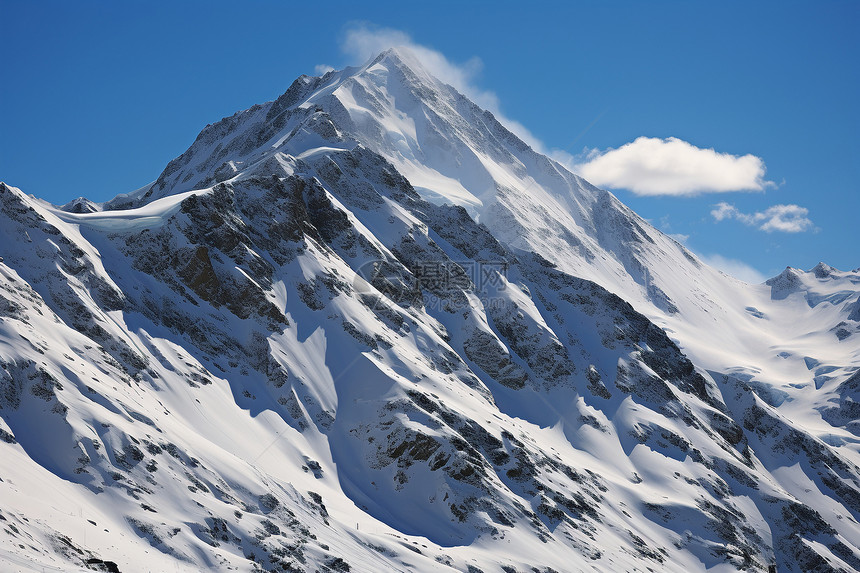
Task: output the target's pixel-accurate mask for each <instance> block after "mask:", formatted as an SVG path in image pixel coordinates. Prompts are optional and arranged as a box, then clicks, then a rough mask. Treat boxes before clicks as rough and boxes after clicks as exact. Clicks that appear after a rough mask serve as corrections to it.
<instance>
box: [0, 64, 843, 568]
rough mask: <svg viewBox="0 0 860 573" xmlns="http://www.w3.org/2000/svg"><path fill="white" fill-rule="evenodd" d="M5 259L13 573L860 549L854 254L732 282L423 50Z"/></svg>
mask: <svg viewBox="0 0 860 573" xmlns="http://www.w3.org/2000/svg"><path fill="white" fill-rule="evenodd" d="M95 168H97V166H95ZM0 245H2V247H0V255H2V260H0V273H2V281H0V563H2V564H4V567H5V568H6V569H9V570H26V571H29V570H37V571H38V570H42V569H44V570H64V571H67V570H88V569H89V570H92V569H95V570H103V571H111V570H119V571H124V572H126V571H140V570H153V571H174V570H182V571H199V570H204V569H205V570H208V569H214V570H224V571H226V570H241V571H259V570H265V571H362V572H363V571H382V570H390V571H416V570H417V571H468V572H470V573H475V572H478V571H484V572H487V573H489V572H490V571H505V572H506V573H510V572H512V571H519V572H526V571H538V572H550V571H557V572H561V571H580V570H599V571H648V570H652V571H655V570H659V571H679V572H680V571H684V572H688V571H698V570H704V569H708V570H728V569H743V570H748V571H775V570H779V571H798V572H800V571H853V570H858V569H860V525H858V522H857V520H858V519H860V466H858V464H860V452H858V443H860V425H858V420H860V406H858V403H860V334H858V332H860V286H858V285H860V269H858V270H855V271H852V272H841V271H838V270H836V269H833V268H832V267H829V266H827V265H825V264H823V263H822V264H819V265H818V266H816V267H815V268H814V269H812V270H810V271H808V272H803V271H800V270H797V269H791V268H789V269H786V270H785V272H783V273H782V274H781V275H779V276H778V277H774V278H773V279H771V280H769V281H767V282H766V283H765V284H762V285H747V284H745V283H742V282H740V281H737V280H735V279H733V278H731V277H728V276H726V275H723V274H722V273H720V272H719V271H716V270H714V269H712V268H710V267H708V266H707V265H705V264H704V263H702V262H701V261H699V260H698V259H697V258H696V257H695V255H693V254H692V253H690V252H689V251H687V250H686V249H685V248H684V247H683V246H682V245H679V244H678V243H677V242H675V241H674V240H672V239H671V238H669V237H667V236H666V235H664V234H662V233H661V232H660V231H658V230H656V229H655V228H653V227H652V226H651V225H649V224H648V223H647V222H646V221H645V220H643V219H642V218H640V217H639V216H638V215H636V214H635V213H633V212H632V211H631V210H630V209H628V208H627V207H626V206H624V205H623V204H622V203H621V202H619V201H618V199H616V198H615V197H614V196H613V195H612V194H611V193H609V192H607V191H603V190H600V189H597V188H595V187H594V186H592V185H590V184H589V183H588V182H586V181H585V180H583V179H581V178H579V177H577V176H576V175H574V174H572V173H570V172H569V171H567V170H566V169H565V168H564V167H562V166H561V165H559V164H558V163H556V162H554V161H553V160H551V159H549V158H547V157H545V156H543V155H541V154H540V153H538V152H536V151H535V150H533V149H531V148H530V147H529V146H528V145H526V144H525V143H523V142H522V141H521V140H520V139H519V138H517V137H516V136H515V135H514V134H513V133H511V132H510V131H509V130H508V129H507V128H505V127H504V126H503V125H502V124H501V123H499V122H498V121H497V120H496V118H495V117H493V115H492V114H491V113H489V112H487V111H485V110H482V109H480V108H479V107H477V106H476V105H475V104H474V103H472V102H471V101H469V100H468V99H467V98H466V97H464V96H463V95H461V94H460V93H458V92H457V91H456V90H455V89H454V88H452V87H450V86H448V85H445V84H443V83H441V82H440V81H439V80H437V79H435V78H434V77H433V76H432V75H431V74H430V73H429V72H428V71H427V70H426V69H425V68H424V67H423V66H422V65H421V64H420V62H418V61H417V60H416V59H415V57H414V56H413V55H412V54H411V53H409V52H408V51H407V50H404V49H396V50H389V51H387V52H384V53H382V54H380V55H379V56H377V57H376V58H374V59H372V60H371V61H370V62H369V63H368V64H366V65H365V66H363V67H361V68H347V69H346V70H343V71H335V72H329V73H327V74H325V75H324V76H322V77H307V76H302V77H300V78H299V79H297V80H296V81H295V82H294V83H293V84H292V85H291V86H290V88H289V89H288V90H287V92H286V93H284V94H283V95H281V96H280V97H279V98H278V99H276V100H274V101H272V102H268V103H265V104H262V105H258V106H254V107H252V108H251V109H249V110H246V111H244V112H239V113H237V114H235V115H233V116H232V117H229V118H225V119H222V120H221V121H220V122H218V123H215V124H212V125H209V126H207V127H206V128H205V129H204V130H203V131H202V132H201V133H200V135H199V136H198V137H197V140H196V141H195V142H194V144H193V145H192V146H191V147H190V148H189V149H188V150H187V151H186V152H185V153H183V154H182V155H181V156H180V157H178V158H176V159H175V160H173V161H171V162H170V164H168V166H167V167H166V169H165V170H164V172H163V173H162V174H161V175H160V176H159V177H158V179H157V180H156V181H155V182H154V183H152V184H150V185H147V186H146V187H144V188H142V189H140V190H137V191H135V192H132V193H128V194H125V195H120V196H118V197H116V198H115V199H113V200H111V201H108V202H107V203H104V204H96V203H93V202H91V201H88V200H86V199H84V198H79V199H76V200H74V201H72V202H70V203H68V204H67V205H64V206H62V207H57V206H53V205H50V204H48V203H46V202H44V201H41V200H39V199H36V198H33V197H31V196H27V195H25V194H24V193H23V192H22V191H20V190H19V189H16V188H14V187H11V186H8V185H6V184H0Z"/></svg>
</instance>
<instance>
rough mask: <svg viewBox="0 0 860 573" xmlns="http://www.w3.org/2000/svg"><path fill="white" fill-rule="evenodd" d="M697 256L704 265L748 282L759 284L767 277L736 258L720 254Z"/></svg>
mask: <svg viewBox="0 0 860 573" xmlns="http://www.w3.org/2000/svg"><path fill="white" fill-rule="evenodd" d="M699 258H700V259H701V260H702V261H703V262H704V263H705V264H706V265H708V266H711V267H714V268H715V269H717V270H720V271H723V272H724V273H726V274H727V275H730V276H733V277H735V278H736V279H739V280H742V281H744V282H747V283H750V284H761V283H763V282H764V281H766V280H767V277H766V276H765V275H764V274H762V273H761V272H759V270H758V269H755V268H753V267H751V266H750V265H748V264H746V263H744V262H742V261H739V260H737V259H729V258H727V257H724V256H722V255H699Z"/></svg>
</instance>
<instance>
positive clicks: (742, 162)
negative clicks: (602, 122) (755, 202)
mask: <svg viewBox="0 0 860 573" xmlns="http://www.w3.org/2000/svg"><path fill="white" fill-rule="evenodd" d="M574 170H575V171H576V172H577V173H579V174H580V175H582V176H583V177H585V178H586V179H588V180H589V181H590V182H591V183H593V184H595V185H597V186H600V187H610V188H613V189H628V190H630V191H632V192H633V193H635V194H637V195H649V196H654V195H675V196H692V195H699V194H701V193H726V192H730V191H763V190H764V189H766V188H767V187H775V186H776V185H775V184H774V183H773V182H771V181H766V180H765V179H764V174H765V165H764V161H762V159H761V158H759V157H756V156H755V155H749V154H748V155H741V156H739V155H731V154H730V153H720V152H717V151H715V150H713V149H702V148H700V147H696V146H695V145H693V144H691V143H688V142H686V141H683V140H681V139H678V138H676V137H669V138H666V139H660V138H656V137H638V138H636V140H635V141H633V142H631V143H627V144H625V145H622V146H621V147H619V148H617V149H607V150H606V151H598V150H593V151H592V152H590V153H589V154H588V155H587V157H586V160H585V161H584V162H582V163H579V164H577V165H575V166H574Z"/></svg>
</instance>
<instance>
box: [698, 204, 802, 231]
mask: <svg viewBox="0 0 860 573" xmlns="http://www.w3.org/2000/svg"><path fill="white" fill-rule="evenodd" d="M807 215H809V209H807V208H806V207H801V206H800V205H773V206H772V207H768V208H767V209H765V210H764V211H756V212H755V213H744V212H742V211H741V210H739V209H738V208H737V207H735V206H734V205H731V204H729V203H725V202H721V203H717V204H716V205H714V208H713V209H712V210H711V216H712V217H713V218H714V220H716V221H724V220H726V219H736V220H738V221H740V222H741V223H743V224H744V225H748V226H750V227H758V228H759V229H760V230H762V231H766V232H768V233H772V232H774V231H779V232H782V233H802V232H804V231H809V230H812V229H815V224H814V223H813V222H812V220H811V219H810V218H809V217H808V216H807Z"/></svg>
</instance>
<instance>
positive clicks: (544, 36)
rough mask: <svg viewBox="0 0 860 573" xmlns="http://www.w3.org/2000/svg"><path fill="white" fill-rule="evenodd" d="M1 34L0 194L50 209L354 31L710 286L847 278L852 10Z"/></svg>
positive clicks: (393, 14) (81, 25) (310, 15)
mask: <svg viewBox="0 0 860 573" xmlns="http://www.w3.org/2000/svg"><path fill="white" fill-rule="evenodd" d="M173 4H176V5H173ZM0 20H2V21H3V23H4V39H3V55H2V57H0V79H2V83H0V179H2V180H3V181H6V182H7V183H9V184H11V185H15V186H17V187H21V188H22V189H23V190H25V191H26V192H28V193H32V194H34V195H36V196H38V197H42V198H45V199H47V200H49V201H52V202H55V203H63V202H65V201H67V200H69V199H72V198H74V197H77V196H80V195H83V196H86V197H89V198H91V199H93V200H96V201H101V200H106V199H109V198H110V197H113V196H114V195H116V194H117V193H121V192H127V191H130V190H132V189H135V188H138V187H140V186H142V185H144V184H146V183H148V182H150V181H152V180H154V179H155V178H156V177H157V176H158V174H159V173H160V172H161V170H162V169H163V168H164V166H165V165H166V164H167V162H168V161H169V160H170V159H172V158H173V157H175V156H177V155H179V154H181V153H182V152H183V151H184V150H185V149H186V148H187V147H188V146H189V145H190V144H191V142H192V141H193V140H194V138H195V137H196V135H197V133H198V132H199V131H200V129H201V128H202V127H203V126H205V125H206V124H207V123H211V122H214V121H216V120H218V119H220V118H221V117H224V116H227V115H231V114H232V113H233V112H235V111H237V110H240V109H245V108H248V107H250V106H251V105H253V104H255V103H260V102H263V101H267V100H271V99H274V98H275V97H277V96H278V95H279V94H280V93H282V92H283V91H285V90H286V88H287V87H288V86H289V84H290V83H291V82H292V81H293V80H294V79H295V78H296V77H297V76H298V75H300V74H303V73H307V74H313V73H315V69H317V66H322V65H328V66H333V67H338V68H339V67H343V66H344V65H348V64H359V63H361V62H360V59H361V56H362V49H361V46H358V47H356V43H355V42H353V43H352V45H351V46H345V44H346V43H347V39H348V38H352V39H353V40H355V39H356V33H358V36H357V37H358V39H359V40H363V41H364V42H365V43H364V44H363V46H364V47H365V48H366V46H367V45H368V43H369V44H371V45H373V42H374V41H383V40H385V39H388V38H392V37H393V38H403V37H404V36H403V34H405V35H406V36H405V37H406V38H407V39H408V41H410V42H411V43H413V44H415V45H419V46H424V47H427V48H429V49H432V50H435V51H436V52H438V53H439V54H441V55H442V56H443V57H444V60H443V63H444V64H445V65H446V66H449V68H450V70H453V71H454V72H456V73H458V74H460V76H459V77H460V79H461V83H463V84H464V85H465V86H464V87H465V89H468V90H470V91H471V92H472V93H473V94H475V95H476V97H478V98H480V99H482V100H483V101H479V103H485V102H489V103H490V104H493V105H494V106H495V107H496V108H497V111H500V112H501V113H502V114H503V115H504V116H505V117H507V118H511V119H512V120H515V121H516V122H518V123H519V124H521V125H523V126H525V127H526V128H527V129H528V131H529V132H530V133H531V134H532V136H533V137H534V138H535V140H536V141H537V142H538V143H536V144H538V145H540V146H541V148H542V149H544V150H546V151H547V152H550V153H552V154H554V155H555V156H556V157H557V158H560V159H562V160H565V161H567V162H568V163H569V164H571V165H574V166H575V168H576V169H579V170H580V171H581V172H583V173H585V174H587V175H588V176H589V177H591V178H592V179H596V180H598V182H599V183H600V184H601V186H607V187H610V188H612V189H613V191H614V192H615V193H616V194H617V195H618V196H619V198H621V200H622V201H624V202H625V203H627V204H628V205H630V206H631V207H632V208H633V209H634V210H636V211H637V212H638V213H639V214H640V215H642V216H644V217H646V218H647V219H649V220H650V221H651V222H652V223H653V224H654V225H655V226H657V227H658V228H661V229H663V230H664V231H666V232H668V233H671V234H673V235H675V236H676V237H678V238H679V239H680V240H683V241H684V242H685V243H686V244H687V245H688V246H689V247H690V248H691V249H693V250H694V251H695V252H697V253H698V254H700V255H701V256H703V257H704V258H705V259H706V260H709V261H711V262H712V263H714V264H715V266H718V267H722V268H723V269H724V270H730V271H732V272H734V273H736V274H738V275H740V276H742V277H748V278H761V277H763V276H771V275H774V274H776V273H778V272H779V271H780V270H781V269H782V268H784V267H785V266H787V265H791V266H796V267H801V268H810V267H812V266H813V265H815V264H816V263H817V262H818V261H819V260H824V261H825V262H828V263H829V264H831V265H833V266H836V267H838V268H841V269H843V270H848V269H853V268H857V267H860V247H858V242H860V241H858V240H857V237H858V232H857V219H858V213H860V189H858V187H860V183H858V181H860V141H858V139H860V137H858V134H860V106H858V104H857V102H858V101H860V64H858V62H860V40H858V39H857V36H858V35H857V34H856V30H857V29H860V2H853V1H846V2H756V3H751V2H720V3H705V2H572V3H544V4H540V3H538V4H535V3H529V4H527V5H526V4H525V3H507V2H492V3H490V2H487V3H479V2H478V3H471V4H469V5H467V6H461V5H459V3H454V2H434V3H432V5H414V6H413V5H410V3H403V2H378V3H375V4H373V5H370V6H369V5H365V4H364V3H352V2H327V3H325V4H324V5H317V6H312V5H310V4H309V3H301V4H300V3H288V2H262V1H249V2H243V3H224V2H217V1H216V2H178V3H168V2H153V3H144V2H121V3H112V4H110V5H108V4H107V3H102V2H99V3H96V2H85V1H84V2H75V3H71V2H17V1H15V2H13V1H10V0H0ZM350 34H352V36H351V35H350ZM494 98H495V101H494ZM710 150H713V151H710ZM655 161H656V163H655Z"/></svg>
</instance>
